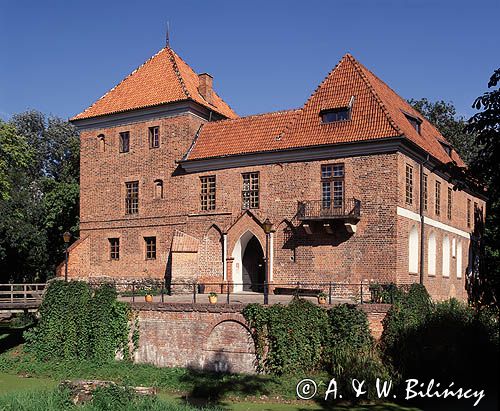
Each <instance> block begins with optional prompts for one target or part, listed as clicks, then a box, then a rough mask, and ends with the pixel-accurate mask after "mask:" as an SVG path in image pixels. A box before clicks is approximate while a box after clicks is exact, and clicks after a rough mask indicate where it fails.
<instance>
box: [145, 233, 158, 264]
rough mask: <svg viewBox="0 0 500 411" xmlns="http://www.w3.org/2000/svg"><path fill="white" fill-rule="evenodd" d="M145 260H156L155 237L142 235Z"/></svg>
mask: <svg viewBox="0 0 500 411" xmlns="http://www.w3.org/2000/svg"><path fill="white" fill-rule="evenodd" d="M144 242H145V243H146V260H156V237H144Z"/></svg>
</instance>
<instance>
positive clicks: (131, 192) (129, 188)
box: [125, 181, 139, 214]
mask: <svg viewBox="0 0 500 411" xmlns="http://www.w3.org/2000/svg"><path fill="white" fill-rule="evenodd" d="M125 189H126V194H125V213H126V214H137V213H138V212H139V182H138V181H130V182H127V183H125Z"/></svg>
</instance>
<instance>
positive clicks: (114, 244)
mask: <svg viewBox="0 0 500 411" xmlns="http://www.w3.org/2000/svg"><path fill="white" fill-rule="evenodd" d="M108 241H109V258H110V259H111V260H119V259H120V239H119V238H109V239H108Z"/></svg>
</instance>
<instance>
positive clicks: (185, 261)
mask: <svg viewBox="0 0 500 411" xmlns="http://www.w3.org/2000/svg"><path fill="white" fill-rule="evenodd" d="M71 121H72V122H73V124H75V126H76V127H77V128H78V129H79V131H80V139H81V177H80V186H81V189H80V190H81V191H80V202H81V205H80V238H79V239H78V240H77V241H76V242H75V243H74V244H73V245H72V246H71V247H70V253H69V276H70V278H80V279H86V280H93V279H94V280H95V279H110V278H111V279H116V280H127V281H130V280H142V279H167V281H171V282H200V283H203V282H224V283H226V282H227V283H229V284H232V285H233V287H234V290H236V291H238V290H253V291H261V290H262V286H261V285H262V283H264V282H265V281H268V282H269V283H270V284H280V283H289V282H297V281H301V282H330V281H331V282H335V283H350V284H356V283H358V284H359V283H360V282H361V281H374V282H379V283H388V282H395V283H399V284H402V283H412V282H419V281H422V282H423V283H424V284H425V285H426V287H427V288H428V290H429V291H430V293H431V295H432V296H433V297H434V298H438V299H440V298H448V297H450V296H455V297H457V298H461V299H464V298H466V292H465V281H466V276H467V273H468V266H469V254H470V253H469V247H470V238H471V232H472V231H473V229H474V227H473V226H474V213H475V210H476V211H477V210H480V211H481V212H482V210H483V208H484V198H483V197H481V196H480V195H479V194H475V193H474V192H473V191H471V190H468V189H463V190H461V191H460V190H454V188H453V185H452V183H451V178H450V175H449V174H448V173H447V172H446V171H445V170H446V168H445V167H443V166H444V165H450V164H452V165H455V166H459V167H462V166H464V164H463V162H462V160H461V159H460V158H459V156H458V155H457V153H456V152H455V150H454V149H453V147H452V146H451V145H450V144H449V143H448V142H447V141H446V139H445V138H444V137H443V136H442V135H441V134H440V133H439V131H438V130H437V129H436V128H435V127H434V126H433V125H431V124H430V123H429V122H428V121H427V120H426V119H425V118H423V116H422V115H421V114H420V113H419V112H417V111H415V110H414V109H413V108H412V107H411V106H410V105H409V104H408V103H407V102H406V101H405V100H403V99H402V98H401V97H399V96H398V95H397V94H396V93H395V92H394V91H393V90H392V89H391V88H389V87H388V86H387V85H386V84H385V83H384V82H382V81H381V80H380V79H379V78H378V77H376V76H375V75H374V74H373V73H372V72H371V71H369V70H368V69H367V68H366V67H364V66H363V65H361V64H360V63H359V62H358V61H357V60H356V59H354V57H352V56H351V55H349V54H347V55H345V56H344V57H343V58H342V59H341V60H340V62H339V63H338V65H337V66H336V67H335V68H334V69H333V70H332V71H331V72H330V73H329V74H328V76H327V77H326V78H325V79H324V80H323V81H322V82H321V84H320V85H319V86H318V87H317V89H316V90H315V91H314V92H313V93H312V95H311V96H310V97H309V99H308V100H307V101H306V102H305V104H304V105H303V106H302V107H300V108H298V109H294V110H288V111H280V112H273V113H266V114H262V115H253V116H247V117H239V116H238V115H237V114H236V113H235V112H234V111H233V110H232V109H231V108H230V106H229V105H228V104H226V103H225V102H224V101H223V100H222V98H221V97H219V95H218V94H217V93H216V92H215V90H214V89H213V79H212V77H211V76H210V75H209V74H206V73H203V74H196V73H195V72H194V71H193V70H192V69H191V67H189V66H188V64H187V63H186V62H184V61H183V60H182V59H181V58H180V57H179V56H178V55H177V54H176V53H175V52H174V51H173V50H172V49H171V48H170V47H166V48H164V49H162V50H160V51H159V52H158V53H157V54H156V55H155V56H153V57H152V58H151V59H149V60H148V61H146V62H145V63H144V64H143V65H141V66H140V67H138V68H137V69H136V70H135V71H134V72H132V73H131V74H130V75H129V76H128V77H126V78H125V79H124V80H123V81H122V82H121V83H119V84H118V85H117V86H115V87H114V88H113V89H111V90H110V91H109V92H108V93H106V94H105V95H104V96H103V97H101V98H100V99H99V100H98V101H97V102H95V103H94V104H93V105H92V106H90V107H89V108H88V109H86V110H85V111H83V112H82V113H80V114H78V115H77V116H75V117H74V118H72V120H71ZM266 220H267V222H271V223H272V228H271V227H267V225H266V224H265V222H266ZM266 227H267V229H266V230H267V231H268V233H267V234H266V232H265V230H264V229H265V228H266ZM269 228H271V229H270V230H269ZM266 256H267V257H268V258H267V259H266ZM61 268H62V267H61ZM61 268H60V269H59V270H60V272H59V275H61ZM266 268H267V270H266Z"/></svg>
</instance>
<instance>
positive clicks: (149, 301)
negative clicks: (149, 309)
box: [144, 294, 153, 303]
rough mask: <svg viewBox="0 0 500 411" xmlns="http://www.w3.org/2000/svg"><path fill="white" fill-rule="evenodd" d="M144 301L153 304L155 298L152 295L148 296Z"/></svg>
mask: <svg viewBox="0 0 500 411" xmlns="http://www.w3.org/2000/svg"><path fill="white" fill-rule="evenodd" d="M144 300H145V301H146V302H147V303H152V302H153V296H152V295H151V294H146V295H145V296H144Z"/></svg>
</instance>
